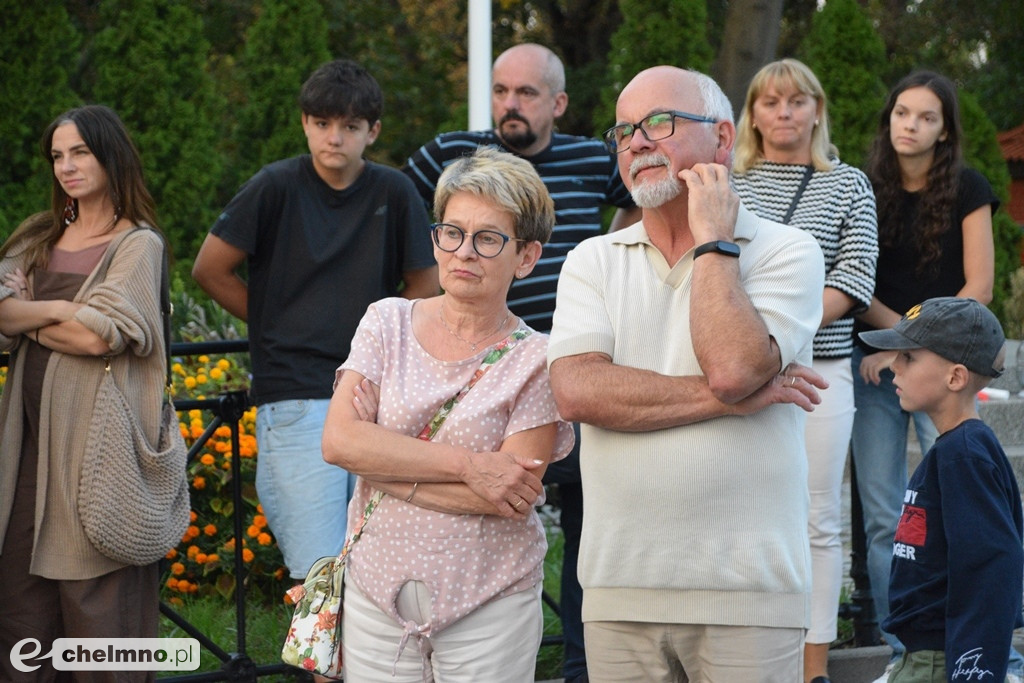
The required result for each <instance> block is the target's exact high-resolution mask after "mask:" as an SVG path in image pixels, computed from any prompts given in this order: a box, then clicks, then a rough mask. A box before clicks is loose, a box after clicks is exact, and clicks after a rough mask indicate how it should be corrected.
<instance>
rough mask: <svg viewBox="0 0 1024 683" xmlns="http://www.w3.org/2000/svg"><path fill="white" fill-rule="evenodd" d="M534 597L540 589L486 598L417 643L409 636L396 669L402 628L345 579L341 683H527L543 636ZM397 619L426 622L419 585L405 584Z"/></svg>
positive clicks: (426, 605) (424, 594)
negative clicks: (453, 621)
mask: <svg viewBox="0 0 1024 683" xmlns="http://www.w3.org/2000/svg"><path fill="white" fill-rule="evenodd" d="M540 596H541V585H540V584H539V583H538V584H537V586H536V587H535V588H534V589H530V590H525V591H521V592H519V593H514V594H513V595H509V596H508V597H505V598H500V599H498V600H492V601H491V602H489V603H487V604H486V605H483V606H482V607H479V608H477V610H476V611H474V612H472V613H471V614H469V615H468V616H466V617H464V618H463V619H460V620H459V621H457V622H455V623H454V624H452V625H451V626H449V627H448V628H446V629H444V630H443V631H442V632H441V633H438V634H436V635H431V636H429V637H427V638H423V639H422V643H420V642H417V639H416V638H415V637H413V638H410V639H409V642H408V646H407V647H406V648H405V649H404V650H403V651H402V654H401V656H400V657H399V659H398V662H397V664H396V663H395V655H396V653H397V652H398V645H399V642H401V640H402V635H403V630H402V627H401V626H399V625H398V624H397V623H395V621H394V620H393V619H392V618H391V617H390V616H388V615H387V614H385V613H384V612H382V611H380V609H379V608H378V607H377V606H376V605H375V604H373V603H372V602H370V600H369V599H368V598H367V597H366V596H365V595H363V593H362V592H360V591H359V589H358V588H356V587H355V586H354V585H353V584H352V583H349V582H347V581H346V583H345V603H344V612H343V615H344V616H343V622H342V624H343V626H342V634H343V636H342V641H343V643H344V657H345V659H344V662H345V683H381V681H400V682H403V683H414V682H418V681H424V680H426V681H435V680H436V681H438V682H439V683H481V682H482V681H502V683H505V682H506V681H507V682H508V683H533V682H534V681H535V680H536V678H535V673H536V668H537V650H538V649H539V648H540V641H541V636H542V634H543V630H544V617H543V614H542V610H541V597H540ZM398 613H399V614H401V615H402V616H403V617H404V618H406V619H410V620H412V621H414V622H416V623H417V624H425V623H427V622H429V621H430V592H429V591H428V590H427V588H426V586H425V585H424V584H423V583H421V582H419V581H410V582H409V583H407V584H405V586H404V587H403V588H402V590H401V592H400V593H399V596H398ZM421 652H422V655H421ZM424 658H426V659H427V668H426V671H424ZM392 667H394V675H392Z"/></svg>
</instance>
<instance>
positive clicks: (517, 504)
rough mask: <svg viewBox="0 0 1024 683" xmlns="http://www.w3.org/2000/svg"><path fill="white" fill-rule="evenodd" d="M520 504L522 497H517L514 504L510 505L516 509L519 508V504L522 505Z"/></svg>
mask: <svg viewBox="0 0 1024 683" xmlns="http://www.w3.org/2000/svg"><path fill="white" fill-rule="evenodd" d="M522 504H523V499H522V498H520V499H519V500H518V501H517V502H516V504H515V505H513V506H512V507H514V508H515V509H516V510H518V509H519V506H520V505H522Z"/></svg>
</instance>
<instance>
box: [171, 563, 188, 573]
mask: <svg viewBox="0 0 1024 683" xmlns="http://www.w3.org/2000/svg"><path fill="white" fill-rule="evenodd" d="M171 573H172V574H174V575H175V576H180V575H182V574H184V573H185V565H183V564H182V563H181V562H175V563H174V564H172V565H171Z"/></svg>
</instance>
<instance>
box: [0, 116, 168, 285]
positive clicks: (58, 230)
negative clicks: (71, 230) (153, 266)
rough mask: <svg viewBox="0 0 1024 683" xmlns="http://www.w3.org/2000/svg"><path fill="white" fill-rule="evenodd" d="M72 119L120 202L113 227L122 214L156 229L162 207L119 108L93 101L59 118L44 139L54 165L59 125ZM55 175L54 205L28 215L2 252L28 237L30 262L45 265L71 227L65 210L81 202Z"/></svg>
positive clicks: (116, 202)
mask: <svg viewBox="0 0 1024 683" xmlns="http://www.w3.org/2000/svg"><path fill="white" fill-rule="evenodd" d="M67 123H73V124H75V126H76V127H77V128H78V133H79V135H81V136H82V140H83V142H85V144H86V145H87V146H88V147H89V151H90V152H92V154H93V156H95V157H96V160H97V161H99V163H100V165H101V166H102V167H103V169H104V170H105V171H106V173H107V187H108V192H109V194H110V200H111V203H112V204H113V205H114V220H113V222H112V223H111V224H110V229H111V230H113V229H114V226H115V225H117V222H118V221H119V220H121V219H122V218H125V219H127V220H129V221H131V222H132V223H133V224H135V225H149V226H151V227H153V228H154V229H156V228H157V222H156V207H155V204H154V202H153V197H152V195H150V194H149V190H147V189H146V184H145V182H144V180H143V173H142V160H141V159H140V158H139V152H138V150H137V149H136V148H135V144H134V143H133V142H132V139H131V136H130V135H129V134H128V131H127V129H126V128H125V127H124V124H123V123H122V122H121V119H120V118H119V117H118V115H117V114H116V113H115V112H114V110H113V109H111V108H110V107H105V106H103V105H99V104H90V105H86V106H83V107H77V108H75V109H71V110H70V111H66V112H64V113H63V114H61V115H60V116H58V117H57V118H55V119H54V120H53V122H52V123H51V124H50V125H49V126H47V128H46V131H45V132H44V133H43V137H42V139H41V140H40V141H39V149H40V151H41V152H42V154H43V158H45V159H46V161H47V163H49V164H50V165H51V166H52V165H53V158H52V156H51V154H52V152H51V149H52V146H53V135H54V132H55V131H56V130H57V128H58V127H59V126H62V125H65V124H67ZM52 175H53V190H52V193H51V207H50V211H48V212H43V213H41V214H36V215H34V216H30V217H29V218H27V219H26V220H24V221H23V222H22V223H21V225H19V226H18V228H17V229H16V230H15V231H14V232H13V233H12V234H11V236H10V238H9V239H8V240H7V242H6V243H5V244H4V245H3V247H0V257H3V256H6V255H7V253H8V252H9V251H10V249H11V247H12V246H13V245H14V244H15V243H18V242H21V241H22V240H23V239H24V240H25V244H24V248H25V249H27V250H28V253H29V256H28V259H27V263H29V264H31V265H30V268H31V267H35V266H41V265H45V263H46V259H47V255H48V254H49V252H50V249H51V248H52V247H53V245H54V244H56V242H57V240H59V239H60V237H61V235H63V234H64V230H65V229H66V228H67V222H66V221H65V211H67V210H68V209H69V207H71V208H72V209H73V213H75V214H77V208H78V202H77V201H76V200H73V199H71V198H70V197H68V195H67V193H65V192H64V188H63V187H62V186H61V184H60V180H58V179H57V175H56V173H54V174H52Z"/></svg>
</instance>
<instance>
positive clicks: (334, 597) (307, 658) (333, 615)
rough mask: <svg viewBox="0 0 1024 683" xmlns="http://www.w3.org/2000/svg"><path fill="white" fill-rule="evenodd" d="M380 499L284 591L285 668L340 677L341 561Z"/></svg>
mask: <svg viewBox="0 0 1024 683" xmlns="http://www.w3.org/2000/svg"><path fill="white" fill-rule="evenodd" d="M530 332H531V330H529V329H517V330H515V331H514V332H512V334H510V335H509V336H508V337H507V338H505V340H503V341H502V342H500V343H499V344H497V345H495V346H494V348H492V349H491V350H490V352H488V354H487V355H486V356H484V359H483V360H482V361H481V363H480V368H479V369H478V370H477V371H476V372H475V373H474V374H473V377H472V379H470V380H469V382H468V383H467V384H466V386H464V387H463V388H462V390H461V391H459V393H458V394H457V395H456V396H454V397H453V398H451V399H449V400H447V401H445V402H444V403H443V404H442V405H441V407H440V408H439V409H438V411H437V414H436V415H434V417H433V418H431V420H430V421H429V422H427V424H426V426H424V427H423V431H421V432H420V434H419V435H418V438H420V439H423V440H424V441H430V440H431V439H432V438H434V435H435V434H436V433H437V431H438V430H439V429H440V428H441V425H442V424H444V421H445V419H446V418H447V417H448V415H449V413H451V411H452V410H453V409H454V408H455V406H456V405H457V404H458V403H459V401H461V400H462V399H463V397H464V396H465V395H466V394H467V393H468V392H469V390H470V389H472V388H473V385H475V384H476V383H477V382H478V381H479V380H480V378H481V377H483V375H484V373H485V372H486V371H487V370H488V369H489V368H490V367H491V366H492V365H494V364H495V363H496V362H498V361H499V360H501V358H503V357H504V356H505V354H507V353H508V352H509V351H511V350H512V349H513V348H515V346H516V344H518V343H519V341H521V340H522V339H525V338H526V337H527V336H529V334H530ZM383 498H384V492H383V491H375V492H374V494H373V496H371V498H370V501H369V502H368V503H367V504H366V508H365V509H364V510H363V518H362V519H361V520H360V521H359V524H358V525H356V528H355V529H354V530H353V531H352V536H351V537H350V538H349V539H348V541H346V542H345V547H344V548H342V549H341V553H340V554H339V555H338V556H337V557H334V556H328V557H322V558H320V559H319V560H317V561H316V562H314V563H313V566H312V567H311V568H310V570H309V572H308V573H307V574H306V580H305V581H303V582H302V584H301V585H299V586H293V587H292V588H290V589H289V590H288V597H289V598H291V600H292V602H293V603H294V604H295V612H294V613H293V614H292V621H291V626H290V628H289V629H288V635H287V636H286V637H285V641H284V647H283V648H282V649H281V660H282V661H283V662H284V663H285V664H291V665H292V666H296V667H299V668H301V669H305V670H306V671H310V672H312V673H315V674H319V675H321V676H327V677H328V678H342V676H343V674H344V662H343V660H342V645H341V642H342V641H341V621H342V601H343V599H344V593H345V580H344V577H345V559H346V558H347V557H348V554H349V551H350V550H351V548H352V544H353V543H355V542H356V541H358V540H359V537H360V536H362V534H363V527H365V526H366V522H367V520H368V519H370V515H371V514H373V511H374V510H376V509H377V506H378V505H379V504H380V501H381V500H382V499H383Z"/></svg>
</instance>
